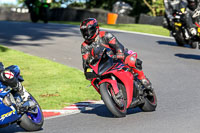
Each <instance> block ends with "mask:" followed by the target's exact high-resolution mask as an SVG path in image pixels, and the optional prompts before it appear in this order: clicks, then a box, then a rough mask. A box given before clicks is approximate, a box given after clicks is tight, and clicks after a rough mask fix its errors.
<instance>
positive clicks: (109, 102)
mask: <svg viewBox="0 0 200 133" xmlns="http://www.w3.org/2000/svg"><path fill="white" fill-rule="evenodd" d="M121 85H122V84H121ZM121 87H122V86H120V85H118V88H119V89H120V88H121ZM111 89H112V86H111V85H110V84H108V83H102V84H101V85H100V93H101V96H102V100H103V101H104V103H105V105H106V107H107V108H108V110H109V111H110V112H111V113H112V114H113V115H114V116H115V117H125V116H126V112H127V108H126V100H125V99H124V97H125V96H124V94H125V93H124V92H123V99H122V103H123V107H119V106H118V105H117V103H116V102H115V101H114V99H113V97H112V94H111V93H112V91H111ZM122 91H123V90H122Z"/></svg>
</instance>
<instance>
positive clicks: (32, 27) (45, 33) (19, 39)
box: [0, 21, 80, 46]
mask: <svg viewBox="0 0 200 133" xmlns="http://www.w3.org/2000/svg"><path fill="white" fill-rule="evenodd" d="M74 27H75V26H68V25H62V24H61V25H57V24H43V23H37V24H33V23H28V22H12V21H0V29H1V30H0V44H3V45H7V46H14V45H29V46H42V45H50V44H51V42H50V43H41V42H39V41H40V40H44V39H46V40H51V38H50V37H60V38H65V37H69V36H80V32H79V30H75V28H74ZM67 31H68V32H67ZM69 31H70V32H69ZM33 41H35V42H33ZM36 41H37V42H36Z"/></svg>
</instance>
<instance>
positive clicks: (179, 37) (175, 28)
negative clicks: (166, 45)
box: [172, 11, 197, 48]
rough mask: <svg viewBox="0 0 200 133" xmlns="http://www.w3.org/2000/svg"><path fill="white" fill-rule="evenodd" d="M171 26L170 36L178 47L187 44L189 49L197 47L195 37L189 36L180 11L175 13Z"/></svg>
mask: <svg viewBox="0 0 200 133" xmlns="http://www.w3.org/2000/svg"><path fill="white" fill-rule="evenodd" d="M173 16H174V19H173V24H172V36H173V37H174V39H175V40H176V43H177V44H178V45H179V46H184V45H185V44H189V45H190V46H191V48H196V47H197V43H196V40H197V37H196V36H191V35H190V34H189V31H188V29H187V26H186V22H185V15H184V14H183V13H182V12H181V11H175V12H174V14H173Z"/></svg>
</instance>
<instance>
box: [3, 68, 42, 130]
mask: <svg viewBox="0 0 200 133" xmlns="http://www.w3.org/2000/svg"><path fill="white" fill-rule="evenodd" d="M6 69H9V70H11V71H12V72H13V73H14V75H15V77H16V78H18V80H19V81H20V82H23V81H24V80H23V78H22V77H21V76H20V69H19V67H18V66H15V65H12V66H9V67H7V68H6ZM11 92H12V89H11V88H10V87H8V86H5V85H3V84H2V82H0V127H1V128H2V127H6V126H8V125H10V124H12V123H17V124H18V125H19V126H20V127H21V128H23V129H25V130H26V131H37V130H40V129H41V127H42V125H43V122H44V117H43V114H42V110H41V108H40V105H39V104H38V102H37V101H36V99H35V98H34V97H33V96H32V95H31V94H30V100H28V101H27V102H25V103H24V104H23V105H21V103H22V98H21V96H20V94H18V93H17V92H15V93H14V94H13V93H11Z"/></svg>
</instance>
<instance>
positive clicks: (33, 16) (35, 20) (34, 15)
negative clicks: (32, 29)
mask: <svg viewBox="0 0 200 133" xmlns="http://www.w3.org/2000/svg"><path fill="white" fill-rule="evenodd" d="M30 17H31V21H32V22H33V23H37V22H38V20H39V16H38V15H37V14H36V13H34V12H31V13H30Z"/></svg>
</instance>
